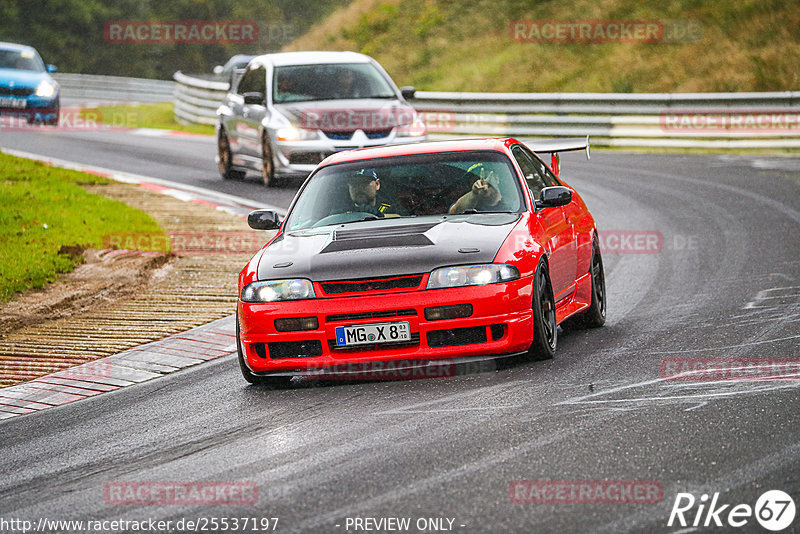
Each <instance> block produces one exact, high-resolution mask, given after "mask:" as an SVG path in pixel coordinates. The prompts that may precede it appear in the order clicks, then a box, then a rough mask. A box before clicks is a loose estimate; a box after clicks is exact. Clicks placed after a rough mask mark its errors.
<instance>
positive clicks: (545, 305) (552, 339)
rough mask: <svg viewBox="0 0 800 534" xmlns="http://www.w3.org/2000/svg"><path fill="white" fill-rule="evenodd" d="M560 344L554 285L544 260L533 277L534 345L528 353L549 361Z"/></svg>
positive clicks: (540, 262) (538, 358) (533, 356)
mask: <svg viewBox="0 0 800 534" xmlns="http://www.w3.org/2000/svg"><path fill="white" fill-rule="evenodd" d="M557 344H558V323H557V321H556V303H555V298H554V296H553V285H552V284H551V283H550V272H549V270H548V269H547V262H546V261H545V260H544V258H542V259H541V260H540V261H539V266H538V267H537V268H536V274H535V275H534V277H533V343H531V348H530V350H529V351H528V353H529V355H530V356H531V357H532V358H534V359H537V360H549V359H550V358H552V357H553V356H554V355H555V352H556V345H557Z"/></svg>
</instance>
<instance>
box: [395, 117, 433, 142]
mask: <svg viewBox="0 0 800 534" xmlns="http://www.w3.org/2000/svg"><path fill="white" fill-rule="evenodd" d="M427 133H428V129H427V128H426V127H425V123H424V122H422V119H420V118H419V117H416V118H415V119H414V122H412V123H411V124H405V125H403V126H398V127H397V137H422V136H423V135H425V134H427Z"/></svg>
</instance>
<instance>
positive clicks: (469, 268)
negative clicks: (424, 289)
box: [428, 263, 519, 289]
mask: <svg viewBox="0 0 800 534" xmlns="http://www.w3.org/2000/svg"><path fill="white" fill-rule="evenodd" d="M518 278H519V270H518V269H517V268H516V267H514V266H513V265H506V264H505V263H488V264H485V265H466V266H459V267H442V268H440V269H435V270H434V271H433V272H431V275H430V277H429V278H428V289H441V288H444V287H463V286H483V285H486V284H497V283H500V282H508V281H511V280H517V279H518Z"/></svg>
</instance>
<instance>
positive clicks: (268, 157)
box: [261, 134, 275, 187]
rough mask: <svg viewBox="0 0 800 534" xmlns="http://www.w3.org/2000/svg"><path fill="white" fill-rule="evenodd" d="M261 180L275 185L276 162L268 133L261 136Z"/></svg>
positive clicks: (269, 185) (268, 185) (265, 183)
mask: <svg viewBox="0 0 800 534" xmlns="http://www.w3.org/2000/svg"><path fill="white" fill-rule="evenodd" d="M261 180H262V181H263V182H264V185H265V186H267V187H271V186H273V185H275V163H274V162H273V161H272V147H271V146H270V144H269V137H267V135H266V134H265V135H264V137H262V138H261Z"/></svg>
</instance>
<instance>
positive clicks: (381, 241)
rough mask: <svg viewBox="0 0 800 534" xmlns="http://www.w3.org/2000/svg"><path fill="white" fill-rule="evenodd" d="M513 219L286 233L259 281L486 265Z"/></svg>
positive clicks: (268, 254)
mask: <svg viewBox="0 0 800 534" xmlns="http://www.w3.org/2000/svg"><path fill="white" fill-rule="evenodd" d="M518 219H519V214H518V213H503V214H474V215H456V216H447V217H420V218H413V219H410V218H398V219H380V220H378V221H365V222H360V223H351V224H343V225H336V226H327V227H324V228H313V229H308V230H299V231H294V232H288V233H286V234H283V235H281V236H279V237H278V238H277V239H276V240H275V241H273V242H272V243H271V244H270V245H269V246H268V247H267V249H266V250H265V251H264V254H262V256H261V261H260V262H259V264H258V279H259V280H271V279H279V278H309V279H311V280H314V281H319V282H321V281H327V280H353V279H359V278H373V277H384V276H395V275H403V274H420V273H425V272H428V271H431V270H433V269H435V268H437V267H445V266H448V265H465V264H478V263H490V262H491V261H492V260H493V259H494V257H495V256H496V255H497V251H498V250H499V249H500V246H501V245H502V244H503V241H505V239H506V237H508V234H509V232H511V230H512V229H513V228H514V224H515V223H516V222H517V220H518Z"/></svg>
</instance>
